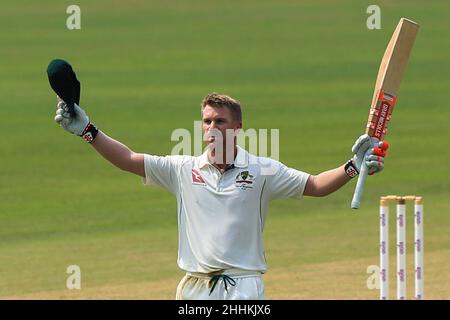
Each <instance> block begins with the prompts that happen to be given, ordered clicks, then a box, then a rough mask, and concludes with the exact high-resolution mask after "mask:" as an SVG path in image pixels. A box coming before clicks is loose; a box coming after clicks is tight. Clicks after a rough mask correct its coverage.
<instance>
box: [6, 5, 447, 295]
mask: <svg viewBox="0 0 450 320" xmlns="http://www.w3.org/2000/svg"><path fill="white" fill-rule="evenodd" d="M339 3H340V5H339V6H337V5H336V2H334V1H331V0H329V1H325V0H316V1H294V0H282V1H274V0H272V1H268V0H258V1H256V0H250V1H245V2H242V1H234V0H233V1H222V0H221V1H206V0H198V1H189V2H188V1H181V0H177V1H174V0H170V1H160V0H155V1H142V0H135V1H127V2H123V1H95V2H93V1H85V0H83V1H78V2H77V4H78V5H79V6H80V7H81V11H82V21H81V30H74V31H69V30H67V29H66V24H65V21H66V18H67V16H68V15H67V14H66V8H67V6H68V5H69V4H71V3H65V2H60V1H49V0H45V1H39V2H36V1H7V2H2V4H1V10H0V21H1V22H0V26H1V27H0V38H1V39H2V45H1V49H0V52H1V60H0V65H1V68H0V70H1V73H2V80H1V85H0V96H1V98H2V103H1V104H2V107H1V108H0V128H1V131H2V139H1V142H0V144H1V149H0V150H1V162H0V163H1V166H0V298H2V299H8V298H31V299H46V298H53V299H60V298H61V299H73V298H76V299H79V298H83V299H112V298H114V299H118V298H121V299H173V298H174V297H175V288H176V285H177V283H178V281H179V279H180V278H181V277H182V275H183V273H182V272H181V271H180V270H179V269H178V267H177V265H176V258H177V226H176V207H175V199H174V198H173V196H172V195H171V194H169V193H168V192H165V191H164V190H162V189H158V188H144V187H143V186H142V184H141V181H140V179H139V178H138V177H135V176H132V175H130V174H126V173H123V172H121V171H120V170H117V169H115V168H114V167H113V166H112V165H110V164H108V163H107V162H105V161H104V160H103V159H102V158H101V157H100V156H99V155H97V154H96V153H95V152H94V151H93V150H92V148H91V147H90V146H89V145H88V144H86V143H84V142H82V141H81V140H80V139H79V138H77V137H75V136H71V135H69V134H67V133H66V132H64V131H63V130H62V129H61V128H59V127H58V126H57V125H56V124H55V123H54V121H53V116H54V110H55V97H54V94H53V93H52V92H51V91H50V88H49V85H48V82H47V78H46V73H45V70H46V67H47V64H48V62H49V61H50V60H51V59H53V58H56V57H60V58H64V59H67V60H69V61H70V62H71V63H72V65H73V66H74V68H75V70H76V72H77V74H78V77H79V79H80V80H81V83H82V93H81V94H82V98H81V105H82V106H83V107H84V108H85V109H86V110H87V112H88V114H89V115H90V117H91V119H92V120H93V121H94V122H95V123H96V124H97V125H98V126H99V128H100V129H102V130H103V131H105V132H106V133H107V134H109V135H111V136H112V137H114V138H116V139H118V140H120V141H122V142H124V143H125V144H127V145H128V146H129V147H130V148H132V149H133V150H135V151H141V152H146V153H151V154H167V153H169V152H170V150H171V149H172V147H173V146H174V145H175V143H174V142H171V141H170V134H171V132H172V131H173V130H174V129H176V128H187V129H191V128H192V126H193V123H192V122H193V120H198V119H199V104H200V101H201V99H202V98H203V96H204V95H206V94H207V93H209V92H212V91H218V92H224V93H227V94H230V95H232V96H234V97H236V98H238V99H239V100H240V101H241V102H242V104H243V113H244V127H246V128H257V129H258V128H269V129H270V128H276V129H280V160H281V161H282V162H284V163H286V164H287V165H289V166H292V167H295V168H297V169H299V170H303V171H306V172H310V173H313V174H318V173H320V172H321V171H324V170H327V169H330V168H333V167H336V166H338V165H341V164H342V163H344V162H345V161H346V160H347V159H348V158H349V157H350V156H351V152H350V149H351V146H352V144H353V142H354V140H355V139H356V138H357V137H358V136H359V135H360V134H361V133H362V131H363V126H364V125H365V123H366V120H367V114H368V105H369V104H370V99H371V96H372V90H373V85H374V82H375V78H376V72H377V70H378V66H379V62H380V60H381V57H382V54H383V52H384V49H385V46H386V44H387V41H388V39H389V37H390V36H391V34H392V31H393V29H394V28H395V25H396V24H397V22H398V20H399V18H400V17H402V16H406V17H409V18H411V19H413V20H416V21H417V22H419V23H420V25H421V30H420V31H419V34H418V38H417V41H416V45H415V48H414V50H413V54H412V56H411V60H410V64H409V66H408V69H407V71H406V74H405V78H404V81H403V82H402V89H401V91H400V96H399V103H398V107H397V109H396V110H395V111H394V114H393V120H392V122H391V124H390V132H389V134H388V136H387V139H388V141H389V142H390V144H391V148H390V150H389V154H388V158H387V159H386V168H385V170H384V172H383V173H382V174H379V175H377V176H373V177H370V178H369V179H368V183H367V185H366V189H365V195H364V200H363V205H362V208H361V209H360V210H359V211H358V212H354V211H352V210H351V209H350V208H349V206H350V200H351V196H352V194H353V189H354V184H355V182H354V181H352V182H351V183H349V184H348V185H346V186H345V187H344V188H342V189H341V190H339V191H338V192H336V193H335V194H332V195H330V196H328V197H326V198H320V199H314V198H305V199H303V200H301V201H295V200H285V201H275V202H273V203H272V204H271V207H270V212H269V216H268V220H267V224H266V229H265V241H266V256H267V259H268V266H269V270H268V273H267V274H266V275H265V280H266V294H267V297H268V298H269V299H377V298H378V291H377V290H369V289H367V287H366V280H367V278H368V277H369V274H367V273H366V269H367V267H368V266H369V265H377V264H378V263H379V262H378V259H379V257H378V232H379V228H378V199H379V196H381V195H386V194H418V195H422V196H423V197H424V199H425V217H424V219H425V295H426V297H427V298H429V299H449V298H450V285H449V283H450V267H449V262H450V201H449V199H450V183H449V181H450V180H449V177H450V165H449V163H450V148H448V141H449V138H450V132H449V125H448V119H449V118H450V108H449V102H450V101H449V93H450V91H449V88H450V77H449V75H450V64H448V57H449V55H450V20H449V19H448V15H449V12H450V4H447V3H445V2H444V1H437V0H436V1H427V2H426V4H425V3H424V2H423V1H419V0H414V1H395V2H393V1H378V2H377V3H376V4H378V5H379V6H380V7H381V12H382V29H381V30H368V29H367V28H366V18H367V17H368V15H367V14H366V8H367V6H368V5H370V4H373V3H364V2H361V1H356V0H354V1H348V0H346V1H340V2H339ZM408 213H411V211H409V212H408ZM408 219H409V220H407V227H409V228H408V230H407V241H408V242H409V246H408V249H407V250H408V252H409V253H410V254H411V253H412V252H413V247H412V246H411V243H412V241H413V232H412V219H411V216H410V217H409V218H408ZM391 225H392V226H393V220H391ZM391 231H392V232H391V239H392V241H391V243H392V245H394V228H392V229H391ZM391 253H392V255H391V261H392V266H391V270H392V271H391V284H392V286H391V288H392V293H391V295H392V296H394V286H393V285H394V284H395V278H394V270H395V264H394V261H395V256H394V254H393V253H394V247H393V246H392V247H391ZM412 257H413V256H412V255H409V256H408V259H409V262H410V263H409V265H408V267H409V268H410V269H409V270H408V272H409V283H408V293H409V297H411V296H412V295H413V282H412V274H411V273H412ZM72 264H76V265H79V266H80V268H81V272H82V280H81V281H82V289H81V290H78V291H70V290H67V289H66V279H67V277H68V274H66V268H67V266H69V265H72Z"/></svg>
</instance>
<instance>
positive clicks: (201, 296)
mask: <svg viewBox="0 0 450 320" xmlns="http://www.w3.org/2000/svg"><path fill="white" fill-rule="evenodd" d="M214 283H216V284H215V286H214ZM213 287H214V288H213ZM176 299H177V300H264V299H265V296H264V282H263V279H262V274H261V272H258V271H246V270H239V269H227V270H223V271H220V272H214V273H194V272H187V273H186V275H185V276H184V277H183V278H182V279H181V281H180V283H179V284H178V287H177V295H176Z"/></svg>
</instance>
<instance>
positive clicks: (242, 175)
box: [235, 171, 255, 190]
mask: <svg viewBox="0 0 450 320" xmlns="http://www.w3.org/2000/svg"><path fill="white" fill-rule="evenodd" d="M253 181H255V177H254V176H253V175H251V174H250V172H248V171H241V172H239V173H238V175H237V176H236V179H235V186H236V187H237V188H239V189H241V190H247V189H251V188H253Z"/></svg>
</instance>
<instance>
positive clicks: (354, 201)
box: [351, 150, 369, 209]
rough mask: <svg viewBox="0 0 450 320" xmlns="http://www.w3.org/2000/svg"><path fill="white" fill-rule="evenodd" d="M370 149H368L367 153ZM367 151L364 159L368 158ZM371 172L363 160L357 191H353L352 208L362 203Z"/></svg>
mask: <svg viewBox="0 0 450 320" xmlns="http://www.w3.org/2000/svg"><path fill="white" fill-rule="evenodd" d="M368 152H369V150H368V151H367V153H368ZM367 153H366V154H365V155H364V159H365V158H366V155H367ZM368 173H369V170H368V169H367V166H366V161H365V160H363V162H362V163H361V170H360V173H359V176H358V181H357V182H356V187H355V192H354V193H353V199H352V205H351V206H352V209H358V208H359V206H360V205H361V198H362V194H363V191H364V184H365V183H366V179H367V174H368Z"/></svg>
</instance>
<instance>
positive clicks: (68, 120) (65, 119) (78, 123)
mask: <svg viewBox="0 0 450 320" xmlns="http://www.w3.org/2000/svg"><path fill="white" fill-rule="evenodd" d="M55 121H56V123H58V124H59V125H61V127H63V128H64V130H66V131H68V132H70V133H73V134H76V135H77V136H80V137H82V138H83V139H84V140H86V141H87V142H89V143H91V142H92V141H94V139H95V137H96V136H97V133H98V130H97V128H96V127H95V125H94V124H92V123H90V122H89V117H88V116H87V114H86V112H84V110H83V109H81V108H80V107H79V106H78V105H77V104H76V103H75V104H74V109H73V114H71V113H70V112H69V107H68V106H67V104H66V103H65V102H64V101H63V100H62V99H61V98H59V97H58V104H57V106H56V115H55Z"/></svg>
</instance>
